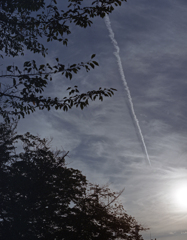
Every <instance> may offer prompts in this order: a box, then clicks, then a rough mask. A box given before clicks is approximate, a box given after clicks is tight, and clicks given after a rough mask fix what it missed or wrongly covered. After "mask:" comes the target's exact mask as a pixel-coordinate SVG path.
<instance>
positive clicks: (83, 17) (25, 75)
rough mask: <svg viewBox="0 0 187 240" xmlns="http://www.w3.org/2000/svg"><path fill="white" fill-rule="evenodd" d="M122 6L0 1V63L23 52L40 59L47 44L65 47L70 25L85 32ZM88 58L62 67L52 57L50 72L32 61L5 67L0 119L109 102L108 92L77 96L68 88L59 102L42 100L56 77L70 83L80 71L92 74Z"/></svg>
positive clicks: (115, 0)
mask: <svg viewBox="0 0 187 240" xmlns="http://www.w3.org/2000/svg"><path fill="white" fill-rule="evenodd" d="M123 1H126V0H121V1H119V0H99V1H98V0H97V1H87V0H86V1H83V0H68V1H66V2H65V3H64V2H62V1H58V2H57V0H51V1H50V3H48V4H47V0H40V1H37V0H14V1H12V0H3V1H1V3H0V51H1V53H2V54H1V57H2V58H3V57H5V58H6V57H15V56H20V55H21V56H22V55H24V53H25V52H26V51H30V52H32V53H38V54H40V55H42V56H43V57H45V56H46V54H47V53H48V51H47V45H46V44H47V42H50V41H53V42H61V43H62V45H64V46H67V44H68V35H69V34H71V29H70V25H71V24H74V25H76V26H78V27H82V28H87V27H88V26H91V25H92V19H93V18H95V17H101V18H103V17H104V16H105V14H109V13H111V12H112V11H113V10H114V7H115V6H120V5H121V2H123ZM94 57H95V54H93V55H92V56H91V59H90V60H89V61H87V62H80V63H71V64H64V63H61V62H60V60H59V58H58V56H57V57H56V63H55V64H54V65H53V66H52V65H50V64H49V63H44V64H43V63H40V64H38V63H37V62H36V61H35V60H32V61H30V60H28V61H25V62H23V67H22V68H21V69H20V68H19V67H18V66H16V65H9V66H7V68H6V72H5V74H2V75H1V76H0V77H1V79H2V81H1V91H0V99H1V102H2V104H1V106H0V114H1V115H2V116H3V117H4V119H6V120H10V116H17V117H18V118H20V116H22V117H24V115H25V114H30V113H31V112H33V111H35V109H48V110H50V108H51V107H54V108H55V109H62V110H64V111H67V110H68V109H70V108H72V107H73V106H76V107H80V108H81V109H83V108H84V107H86V106H88V105H89V101H94V100H95V99H96V98H98V99H99V100H101V101H102V100H103V97H111V96H112V95H113V93H114V90H115V89H113V88H104V89H102V88H99V89H98V90H91V91H88V92H86V93H83V92H82V93H80V92H79V89H78V87H77V86H75V87H74V88H71V87H69V88H68V89H67V90H68V92H69V97H64V98H62V99H59V98H57V97H54V98H52V97H51V96H50V95H49V96H47V95H46V94H44V93H45V90H46V87H47V85H48V83H49V82H50V81H52V80H53V77H54V75H56V74H59V73H60V74H62V75H64V77H65V78H67V79H71V78H72V77H73V75H74V74H77V73H78V72H79V70H80V69H82V68H84V69H85V70H86V71H89V70H90V69H92V68H95V66H97V65H98V63H97V62H96V61H95V60H94Z"/></svg>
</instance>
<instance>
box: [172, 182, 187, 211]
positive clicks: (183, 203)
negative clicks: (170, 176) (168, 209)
mask: <svg viewBox="0 0 187 240" xmlns="http://www.w3.org/2000/svg"><path fill="white" fill-rule="evenodd" d="M173 199H174V203H175V205H176V207H177V208H178V209H179V210H181V211H184V212H186V211H187V182H184V183H181V184H179V185H178V186H177V187H176V188H175V190H174V191H173Z"/></svg>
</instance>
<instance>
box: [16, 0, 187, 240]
mask: <svg viewBox="0 0 187 240" xmlns="http://www.w3.org/2000/svg"><path fill="white" fill-rule="evenodd" d="M186 17H187V2H186V1H185V0H152V1H150V0H128V1H127V3H123V4H122V6H121V7H119V8H117V9H116V10H115V11H114V13H113V14H111V15H110V21H111V26H112V29H113V32H114V34H115V39H116V41H117V43H118V46H119V48H120V57H121V62H122V65H123V70H124V73H125V77H126V81H127V83H128V87H129V89H130V92H131V96H132V100H133V105H134V110H135V113H136V117H137V119H138V121H139V124H140V127H141V131H142V134H143V137H144V140H145V144H146V148H147V151H148V153H149V157H150V161H151V166H150V165H149V164H148V161H147V159H146V156H145V153H144V149H143V148H142V142H141V139H140V136H139V132H138V130H137V126H136V124H135V123H134V121H133V118H132V114H131V111H130V108H129V102H128V97H127V93H126V91H125V89H124V84H123V82H122V80H121V76H120V72H119V68H118V64H117V61H116V57H115V55H114V51H115V49H114V46H113V44H112V43H111V39H110V38H109V32H108V29H107V28H106V25H105V22H104V20H103V19H95V20H94V24H93V26H92V27H91V28H89V29H81V28H77V27H74V26H72V27H71V29H72V34H71V35H70V37H69V44H68V47H67V48H65V47H63V46H62V45H61V44H56V43H55V44H51V45H50V51H49V55H48V56H47V58H46V59H44V60H42V61H46V62H50V63H53V62H55V57H59V59H60V60H61V61H63V62H65V63H70V64H72V63H76V62H80V61H87V60H89V58H90V56H91V55H92V54H93V53H95V54H96V60H97V61H98V62H99V67H97V68H95V69H94V70H91V71H90V72H89V73H86V72H85V71H84V70H82V71H80V73H79V74H77V75H75V76H74V77H73V79H72V80H71V82H69V81H68V80H66V79H63V78H62V77H61V76H56V78H55V81H54V83H53V84H51V85H50V87H49V88H48V89H47V92H48V93H50V94H52V95H53V96H58V97H64V94H66V92H65V90H66V88H67V87H68V86H74V85H78V86H79V87H80V89H82V90H83V91H88V90H93V89H95V90H96V89H98V88H99V87H113V88H116V89H117V90H118V91H117V92H116V93H115V95H114V97H112V98H107V99H104V101H103V102H99V101H96V102H92V103H90V106H89V107H88V108H86V109H85V110H83V111H81V110H80V109H72V110H71V111H69V112H67V113H65V112H61V111H53V110H52V111H50V112H47V111H37V112H36V113H34V114H33V115H32V116H27V117H26V118H25V119H23V120H21V121H20V123H19V125H18V130H19V132H22V133H24V132H26V131H30V132H31V133H33V134H34V133H35V134H39V135H40V136H42V137H48V138H50V137H52V138H53V143H52V145H53V147H54V148H56V147H57V148H62V149H64V150H66V151H70V154H69V158H67V161H68V162H69V166H70V167H74V168H78V169H80V170H81V171H82V173H83V174H85V175H86V176H87V178H88V179H89V180H90V181H91V182H93V183H98V184H101V185H103V184H109V186H110V187H111V188H112V189H113V190H116V191H118V190H121V189H123V188H124V187H125V191H124V193H123V194H122V196H121V201H122V202H123V204H124V206H125V209H126V210H127V213H129V214H131V215H132V216H134V217H135V218H136V219H137V220H138V221H139V222H140V223H141V224H142V225H143V226H145V227H149V228H150V230H149V231H148V232H147V233H143V236H144V237H145V240H148V239H150V232H151V236H152V238H157V239H159V240H169V239H170V240H176V239H178V240H184V239H186V237H187V204H185V201H184V200H185V199H186V202H187V194H186V195H185V194H184V193H185V191H187V190H185V188H187V149H186V145H187V121H186V119H187V110H186V109H187V108H186V102H187V94H186V91H187V68H186V64H187V24H186ZM27 57H30V58H31V59H32V58H33V55H32V56H31V55H29V56H27ZM34 58H37V59H38V60H40V59H39V57H38V56H37V55H36V56H34Z"/></svg>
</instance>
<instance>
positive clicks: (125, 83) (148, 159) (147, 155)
mask: <svg viewBox="0 0 187 240" xmlns="http://www.w3.org/2000/svg"><path fill="white" fill-rule="evenodd" d="M104 20H105V24H106V27H107V29H108V31H109V37H110V39H111V41H112V44H113V46H114V48H115V49H116V52H114V55H115V56H116V58H117V63H118V67H119V72H120V75H121V79H122V81H123V84H124V87H125V90H126V92H127V97H128V100H129V104H130V109H131V113H132V116H133V118H134V119H133V120H134V121H135V123H136V126H137V129H138V132H139V135H140V138H141V141H142V145H143V148H144V151H145V155H146V158H147V161H148V163H149V165H150V166H151V161H150V158H149V154H148V151H147V147H146V144H145V140H144V137H143V134H142V130H141V128H140V124H139V121H138V119H137V116H136V113H135V110H134V105H133V101H132V97H131V93H130V89H129V87H128V84H127V81H126V78H125V74H124V70H123V66H122V62H121V57H120V55H119V51H120V48H119V46H118V43H117V41H116V39H115V37H114V32H113V30H112V27H111V22H110V18H109V16H108V15H106V16H105V19H104Z"/></svg>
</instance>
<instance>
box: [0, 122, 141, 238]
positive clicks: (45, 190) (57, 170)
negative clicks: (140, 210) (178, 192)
mask: <svg viewBox="0 0 187 240" xmlns="http://www.w3.org/2000/svg"><path fill="white" fill-rule="evenodd" d="M12 126H13V125H9V124H1V125H0V132H1V134H0V157H1V162H0V239H1V240H7V239H8V240H21V239H23V240H35V239H45V240H54V239H56V240H62V239H63V240H83V239H84V240H94V239H95V240H96V239H97V240H114V239H115V240H117V239H127V240H135V239H137V237H139V239H142V237H141V235H137V234H136V231H135V230H136V225H137V222H136V220H135V219H134V218H133V217H131V216H129V215H128V214H127V213H126V212H125V211H124V209H123V206H122V205H121V204H120V203H118V196H119V195H120V194H117V193H115V192H112V191H110V189H109V188H108V187H106V186H105V187H100V186H98V185H93V184H90V183H88V181H87V180H86V177H85V176H83V175H82V173H81V172H80V171H79V170H75V169H73V168H69V167H68V166H67V165H66V164H65V155H66V154H65V155H63V154H61V152H60V151H56V152H54V151H52V150H51V149H50V147H49V145H48V142H47V141H46V140H45V139H40V138H39V137H36V136H32V135H31V134H30V133H27V134H25V135H16V134H14V132H13V130H12ZM17 140H19V141H21V142H22V143H23V150H22V151H21V152H20V153H16V149H15V147H14V144H15V142H16V141H17ZM139 229H141V230H145V229H144V228H143V227H142V226H140V225H139Z"/></svg>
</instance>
